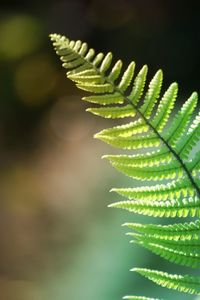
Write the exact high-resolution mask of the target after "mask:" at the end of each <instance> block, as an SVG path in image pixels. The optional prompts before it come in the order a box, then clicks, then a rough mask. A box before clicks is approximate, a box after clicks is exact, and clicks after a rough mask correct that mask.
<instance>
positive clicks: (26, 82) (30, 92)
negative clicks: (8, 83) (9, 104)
mask: <svg viewBox="0 0 200 300" xmlns="http://www.w3.org/2000/svg"><path fill="white" fill-rule="evenodd" d="M56 80H57V72H56V70H55V68H54V66H53V64H52V63H51V61H50V60H49V58H48V57H47V56H43V55H39V56H36V57H33V58H32V59H29V60H27V61H23V62H22V63H21V64H20V65H19V67H18V68H17V70H16V73H15V88H16V92H17V95H18V96H19V98H20V100H21V101H22V102H23V103H24V104H26V105H30V106H35V105H36V106H38V105H42V104H43V103H44V102H46V101H47V100H48V97H49V96H50V95H51V93H52V91H53V89H54V87H55V84H56Z"/></svg>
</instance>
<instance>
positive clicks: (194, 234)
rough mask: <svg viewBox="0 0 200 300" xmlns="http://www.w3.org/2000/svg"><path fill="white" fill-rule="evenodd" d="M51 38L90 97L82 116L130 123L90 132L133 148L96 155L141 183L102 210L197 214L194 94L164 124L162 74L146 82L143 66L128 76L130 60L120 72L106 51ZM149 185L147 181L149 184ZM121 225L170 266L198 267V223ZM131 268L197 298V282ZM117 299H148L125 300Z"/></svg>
mask: <svg viewBox="0 0 200 300" xmlns="http://www.w3.org/2000/svg"><path fill="white" fill-rule="evenodd" d="M51 40H52V42H53V45H54V47H55V50H56V53H57V54H58V55H59V56H60V58H61V61H62V62H63V67H64V68H67V69H69V70H68V72H67V77H68V78H69V79H71V80H72V81H74V82H75V84H76V85H77V87H78V88H80V89H82V90H85V91H87V92H90V93H93V94H92V95H89V96H88V95H87V96H86V97H84V98H83V100H84V101H87V102H89V103H94V104H95V105H98V106H95V107H92V108H88V109H87V111H89V112H91V113H93V114H94V115H98V116H100V117H103V118H110V119H122V118H134V119H133V120H131V121H130V120H128V123H125V124H122V123H118V124H116V126H114V127H112V128H107V129H104V130H102V131H101V132H99V133H97V134H96V135H95V138H98V139H100V140H102V141H104V142H106V143H108V144H110V145H112V146H114V147H117V148H121V149H125V150H134V151H135V152H136V153H130V155H128V154H123V155H104V156H103V158H106V159H108V160H109V161H110V163H111V164H112V166H114V167H115V168H116V169H117V170H119V171H120V172H122V173H124V174H125V175H127V176H129V177H132V178H134V179H137V180H140V181H145V183H146V185H144V186H139V187H138V186H137V187H132V188H117V189H112V191H115V192H116V193H118V194H120V195H122V196H124V197H126V198H128V200H127V201H120V202H117V203H114V204H111V205H110V206H111V207H116V208H122V209H125V210H128V211H131V212H134V213H138V214H143V215H147V216H154V217H167V218H168V217H187V216H191V217H195V216H197V217H198V216H200V180H199V172H200V157H199V153H198V151H197V153H196V155H193V153H195V151H194V148H195V147H196V146H197V145H198V143H199V142H200V113H199V114H198V115H197V116H196V117H195V118H194V120H193V117H192V115H193V113H194V111H195V108H196V106H197V101H198V95H197V93H196V92H194V93H192V95H191V96H190V97H189V99H188V100H187V101H186V102H185V103H184V104H183V106H182V108H181V109H180V110H179V111H178V112H177V113H176V114H175V116H174V117H173V118H172V121H171V122H170V117H171V115H172V110H173V108H174V104H175V101H176V97H177V92H178V85H177V83H172V84H171V85H170V86H169V88H168V89H167V91H165V92H164V93H163V92H162V91H161V89H162V80H163V73H162V70H158V71H157V72H156V74H155V75H154V77H153V79H152V80H151V81H150V83H149V84H148V85H146V78H147V71H148V67H147V66H146V65H144V66H143V67H142V68H141V70H140V71H139V72H138V74H137V75H136V76H135V78H134V73H135V69H136V65H135V62H133V61H132V62H131V63H130V64H129V65H128V67H127V68H126V70H125V72H124V73H123V74H122V61H121V60H118V61H117V62H114V63H113V56H112V53H111V52H108V53H107V54H106V55H104V54H103V53H101V52H100V53H97V54H96V53H95V51H94V49H92V48H88V45H87V43H82V42H81V41H76V42H75V41H70V40H69V39H67V38H65V37H63V36H60V35H57V34H53V35H51ZM111 65H113V67H111ZM160 94H162V95H163V96H162V97H161V98H160ZM139 149H141V150H142V153H140V152H139V151H138V150H139ZM149 181H151V182H152V181H153V182H154V183H153V185H152V183H151V184H150V183H149ZM161 181H162V182H161ZM125 225H126V226H128V227H130V228H131V229H133V230H134V231H135V232H136V233H134V232H132V233H129V234H130V235H132V236H133V237H134V238H135V239H134V241H135V242H136V243H138V244H140V245H141V246H143V247H146V248H148V249H149V250H150V251H152V252H154V253H156V254H158V255H160V256H162V257H164V258H165V259H167V260H169V261H172V262H175V263H177V264H183V265H186V266H190V267H197V266H198V264H199V259H200V252H199V245H200V244H199V240H200V236H199V232H200V223H199V220H196V221H195V222H189V223H187V222H185V223H174V224H169V225H156V224H145V225H144V224H138V223H126V224H125ZM135 270H136V271H137V272H139V273H141V274H142V275H144V276H145V277H148V278H149V279H151V280H153V281H154V282H156V283H158V284H160V285H162V286H166V287H169V288H173V289H177V290H179V291H183V292H188V293H196V294H199V293H200V287H199V286H200V279H199V277H192V276H181V275H170V274H167V273H163V272H159V271H153V270H147V269H135ZM125 299H138V300H139V299H141V300H142V299H143V300H148V299H151V298H145V297H139V296H127V297H125Z"/></svg>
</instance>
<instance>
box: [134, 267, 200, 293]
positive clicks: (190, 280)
mask: <svg viewBox="0 0 200 300" xmlns="http://www.w3.org/2000/svg"><path fill="white" fill-rule="evenodd" d="M132 271H134V272H137V273H139V274H141V275H142V276H144V277H146V278H148V279H150V280H152V281H153V282H155V283H157V284H158V285H161V286H163V287H168V288H169V289H174V290H178V291H180V292H184V293H189V294H196V295H200V277H197V276H196V277H195V276H188V275H185V276H182V275H176V274H173V275H172V274H168V273H166V272H160V271H155V270H148V269H142V268H134V269H132Z"/></svg>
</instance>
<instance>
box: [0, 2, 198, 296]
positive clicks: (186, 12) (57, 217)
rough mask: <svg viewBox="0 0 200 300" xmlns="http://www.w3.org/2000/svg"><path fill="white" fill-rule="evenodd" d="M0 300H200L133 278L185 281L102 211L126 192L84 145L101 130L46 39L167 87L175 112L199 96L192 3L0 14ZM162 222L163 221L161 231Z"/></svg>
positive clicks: (66, 6) (6, 6) (116, 217)
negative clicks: (116, 191)
mask: <svg viewBox="0 0 200 300" xmlns="http://www.w3.org/2000/svg"><path fill="white" fill-rule="evenodd" d="M0 7H1V9H0V166H1V168H0V216H1V217H0V294H1V299H2V300H25V299H26V300H47V299H48V300H68V299H71V300H74V299H83V300H92V299H95V300H115V299H120V298H121V297H122V296H124V295H125V294H136V295H146V296H152V297H153V296H155V297H165V299H197V298H195V297H194V296H188V295H183V294H179V293H176V292H173V291H168V290H166V289H163V288H160V287H157V286H155V285H154V284H153V283H151V282H149V281H147V280H145V279H144V278H141V277H139V275H135V274H133V273H131V272H129V271H128V270H129V269H130V268H132V267H134V266H138V267H139V266H140V267H150V268H158V269H162V270H165V271H169V272H172V273H173V272H177V273H178V272H183V273H184V272H186V271H187V272H190V270H187V269H186V268H183V267H177V266H175V265H173V264H171V263H166V262H165V261H163V260H161V259H159V258H158V257H156V256H155V255H153V254H150V253H149V252H148V251H146V250H143V249H141V248H139V247H137V246H133V245H130V244H129V239H128V238H127V237H126V236H125V235H124V234H125V232H126V229H124V228H121V226H120V225H121V224H122V223H123V222H125V221H136V222H137V221H138V220H142V221H143V222H149V221H151V220H150V219H148V217H146V218H142V217H140V218H139V217H138V216H136V215H132V214H127V213H124V212H122V211H118V210H112V209H108V208H107V205H108V204H109V203H111V202H113V201H115V200H116V196H115V195H112V194H111V193H108V191H109V189H110V188H111V187H113V186H115V187H121V186H134V182H133V181H131V180H128V179H127V178H125V177H124V176H123V175H120V174H118V173H117V172H115V171H114V170H113V169H112V168H111V167H110V166H109V165H108V163H107V162H105V161H102V160H101V159H100V157H101V156H102V155H103V154H105V153H114V152H115V150H114V149H111V148H110V147H109V146H106V145H104V144H103V143H101V142H100V141H96V140H93V139H92V136H93V134H94V133H96V132H97V131H99V130H101V129H103V128H105V127H106V126H107V125H109V122H107V121H105V120H100V119H98V118H97V117H94V116H92V115H89V114H87V113H85V111H84V109H85V108H86V107H87V105H86V104H84V103H82V102H81V101H80V98H81V96H82V93H81V92H80V91H78V90H77V89H76V88H75V87H74V85H73V83H71V82H70V81H68V80H66V76H65V70H64V69H62V67H61V63H60V61H59V59H58V57H57V56H56V55H55V53H54V51H53V48H52V45H51V43H50V41H49V38H48V34H49V33H54V32H56V33H61V34H65V35H67V36H68V37H69V38H71V39H81V40H83V41H87V42H88V43H89V45H90V46H91V47H94V48H95V49H96V50H97V51H103V52H106V51H109V50H111V51H112V52H113V53H114V57H115V59H118V58H122V59H123V60H124V62H125V64H126V63H127V64H128V62H129V61H130V60H132V59H134V60H135V61H136V62H137V70H139V69H140V68H141V67H142V65H143V64H145V63H147V64H148V65H149V70H150V71H149V77H148V78H149V79H150V78H151V77H152V76H153V74H154V73H155V72H156V70H157V69H158V68H160V67H161V68H162V69H163V71H164V76H165V81H164V87H167V86H168V85H169V84H170V83H171V82H172V81H176V80H177V81H178V82H179V88H180V92H179V98H178V100H179V104H181V103H183V102H184V101H185V100H186V98H187V97H189V95H190V94H191V92H192V91H193V90H197V91H199V90H200V60H199V53H200V34H199V18H200V10H199V5H198V1H196V4H195V2H193V4H192V5H191V2H189V3H188V4H187V1H186V3H185V4H184V1H164V0H149V1H144V0H133V1H131V0H115V1H114V0H110V1H105V0H102V1H97V0H96V1H95V0H91V1H89V0H88V1H84V0H82V1H81V0H72V1H70V0H62V1H61V0H57V1H53V0H48V1H46V0H43V1H38V0H35V1H13V2H12V1H1V4H0ZM159 221H160V220H159Z"/></svg>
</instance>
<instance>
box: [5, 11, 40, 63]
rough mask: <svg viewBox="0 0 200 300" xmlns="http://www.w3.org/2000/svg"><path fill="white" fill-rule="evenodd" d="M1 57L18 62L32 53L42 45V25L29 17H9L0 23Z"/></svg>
mask: <svg viewBox="0 0 200 300" xmlns="http://www.w3.org/2000/svg"><path fill="white" fill-rule="evenodd" d="M0 40H1V43H0V56H1V58H3V59H6V60H16V59H19V58H21V57H23V56H24V55H27V54H29V53H32V52H33V51H35V50H36V49H37V48H38V47H39V46H40V44H41V41H42V31H41V24H40V21H38V20H37V19H36V18H33V17H31V16H28V15H18V16H12V17H8V18H6V19H4V20H2V21H1V23H0Z"/></svg>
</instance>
